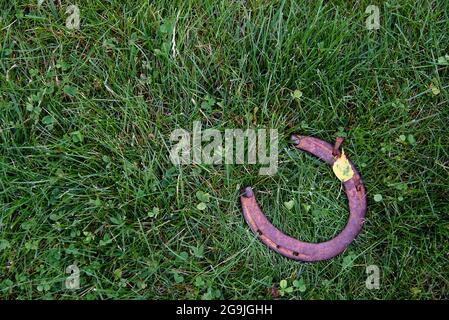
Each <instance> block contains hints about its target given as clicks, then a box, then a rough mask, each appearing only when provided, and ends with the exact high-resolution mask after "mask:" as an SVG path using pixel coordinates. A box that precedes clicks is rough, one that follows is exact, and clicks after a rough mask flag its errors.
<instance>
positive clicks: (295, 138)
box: [290, 133, 301, 145]
mask: <svg viewBox="0 0 449 320" xmlns="http://www.w3.org/2000/svg"><path fill="white" fill-rule="evenodd" d="M300 140H301V138H300V137H299V136H298V135H297V134H295V133H294V134H292V135H291V136H290V141H291V142H293V143H294V144H295V145H298V144H299V142H300Z"/></svg>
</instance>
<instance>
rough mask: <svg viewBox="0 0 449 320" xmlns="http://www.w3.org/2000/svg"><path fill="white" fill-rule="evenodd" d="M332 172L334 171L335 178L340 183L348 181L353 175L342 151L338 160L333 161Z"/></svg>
mask: <svg viewBox="0 0 449 320" xmlns="http://www.w3.org/2000/svg"><path fill="white" fill-rule="evenodd" d="M332 170H333V171H334V173H335V175H336V176H337V178H338V179H339V180H340V181H342V182H346V181H348V180H349V179H351V178H352V176H353V175H354V171H353V170H352V167H351V164H350V163H349V160H348V158H346V156H345V152H344V151H343V150H342V151H341V156H340V158H338V159H337V160H335V162H334V165H333V166H332Z"/></svg>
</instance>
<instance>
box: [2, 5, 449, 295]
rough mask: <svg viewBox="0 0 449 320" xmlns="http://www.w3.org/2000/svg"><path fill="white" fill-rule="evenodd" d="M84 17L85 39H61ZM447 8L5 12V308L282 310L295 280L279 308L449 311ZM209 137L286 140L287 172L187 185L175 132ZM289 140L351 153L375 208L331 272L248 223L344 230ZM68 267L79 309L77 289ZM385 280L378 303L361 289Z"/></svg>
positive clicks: (194, 178)
mask: <svg viewBox="0 0 449 320" xmlns="http://www.w3.org/2000/svg"><path fill="white" fill-rule="evenodd" d="M61 2H62V3H61ZM72 3H74V4H77V5H78V6H79V8H80V12H81V28H80V30H79V31H74V30H68V29H67V28H66V26H65V21H66V18H67V14H66V13H65V10H66V8H67V6H68V5H69V4H72ZM370 4H377V5H379V7H380V18H381V29H380V30H378V31H368V30H367V29H366V28H365V19H366V18H367V16H368V14H366V13H365V8H366V7H367V6H368V5H370ZM447 6H448V3H447V1H411V0H410V1H395V0H390V1H385V2H384V1H382V2H380V1H374V3H371V2H370V1H333V2H327V1H316V2H313V3H312V2H310V1H250V2H244V1H218V2H217V1H161V0H158V1H141V2H140V4H139V5H136V4H135V2H133V1H118V0H110V1H104V0H101V1H100V0H85V1H79V0H77V1H73V2H71V3H68V2H66V1H50V0H45V1H44V3H43V4H42V6H41V7H38V6H37V0H36V1H34V0H33V1H31V0H30V1H18V0H8V1H7V0H1V1H0V17H1V20H0V67H1V73H0V125H1V127H0V143H1V147H0V171H1V175H0V177H1V180H0V209H1V211H0V297H1V298H3V299H16V298H19V299H32V298H41V299H99V298H100V299H111V298H113V299H128V298H129V299H166V298H173V299H181V298H182V299H183V298H186V299H209V298H226V299H249V298H251V299H256V298H262V299H272V298H274V297H275V296H276V295H274V296H273V291H276V290H272V288H273V287H274V288H280V286H281V281H282V280H286V281H287V283H285V282H282V288H281V289H282V290H281V291H282V293H283V294H284V295H283V296H282V297H281V298H282V299H441V298H447V297H448V294H447V291H448V287H449V283H448V276H449V273H448V268H447V259H448V252H449V245H448V241H447V239H448V236H449V219H448V211H449V210H448V209H449V205H448V201H447V199H448V197H449V179H448V173H449V155H448V150H449V132H448V119H449V118H448V117H449V112H448V110H449V109H448V99H449V92H448V90H447V89H448V86H449V82H448V80H449V66H447V65H445V63H444V56H445V55H447V54H449V47H448V40H449V39H448V38H449V34H448V32H447V31H448V21H449V16H448V11H447ZM440 57H443V58H441V59H440V61H439V58H440ZM432 89H433V91H432ZM295 90H301V92H302V93H303V94H302V97H300V98H299V99H298V98H294V97H293V96H292V93H293V92H294V91H295ZM437 91H439V93H438V92H437ZM436 93H438V94H436ZM212 99H213V100H215V103H213V101H212V103H210V101H211V100H212ZM204 101H206V102H208V103H206V105H207V108H203V107H204V104H203V107H202V102H204ZM210 104H212V105H211V106H210ZM195 120H199V121H202V124H203V127H204V128H216V129H220V130H224V129H227V128H242V129H245V128H277V129H278V130H279V134H280V136H281V137H282V139H281V142H280V149H279V150H280V154H279V171H278V172H277V174H276V175H273V176H259V175H258V174H257V172H258V167H257V166H255V165H216V166H211V165H190V166H187V165H186V166H181V167H175V166H173V165H172V164H171V162H170V160H169V149H170V142H169V136H170V133H171V132H172V131H173V130H174V129H178V128H185V129H187V130H189V131H191V130H192V124H193V121H195ZM292 132H298V133H302V134H305V135H311V136H316V137H319V138H321V139H323V140H327V141H333V140H334V139H335V137H336V136H337V135H342V134H343V135H346V136H347V140H346V143H345V145H344V146H345V151H346V154H347V155H348V156H349V157H350V158H351V160H353V162H354V163H355V164H356V166H357V167H358V168H359V169H360V172H361V175H362V177H363V179H364V182H365V185H366V188H367V191H368V212H367V220H366V224H365V227H364V229H363V231H362V233H361V234H360V236H359V237H358V238H357V240H356V241H355V242H354V243H353V244H351V246H350V247H349V248H348V250H347V251H346V252H344V253H343V254H342V255H340V256H338V257H336V258H334V259H332V260H330V261H324V262H319V263H313V264H306V263H298V262H294V261H290V260H288V259H286V258H284V257H282V256H280V255H278V254H276V253H274V252H272V251H270V250H268V249H267V248H266V247H265V246H264V245H262V244H261V243H260V242H259V241H258V240H257V239H255V237H254V236H253V234H252V233H251V232H250V230H249V227H248V226H247V225H246V223H245V222H244V220H243V217H242V214H241V211H240V208H239V202H238V196H239V190H240V188H241V187H243V186H247V185H251V186H252V187H253V188H254V189H255V190H256V192H257V196H258V199H259V201H260V204H261V206H262V208H263V209H264V211H265V212H266V213H267V215H268V216H269V217H270V219H271V220H272V221H273V223H274V224H275V225H276V226H278V227H279V228H280V229H282V230H284V231H285V232H287V233H288V234H290V235H292V236H294V237H297V238H300V239H302V240H306V241H323V240H326V239H329V238H330V237H332V236H334V235H336V234H337V233H338V232H339V230H341V229H342V228H343V227H344V225H345V223H346V219H347V204H346V198H345V196H344V193H343V192H342V190H341V188H340V184H339V183H338V181H337V180H336V178H335V177H334V176H333V174H332V172H331V170H330V169H329V168H328V167H327V166H326V165H325V164H323V163H321V162H319V161H318V160H316V159H314V158H312V157H311V156H309V155H306V154H303V153H300V152H297V151H295V150H292V148H291V147H289V145H288V140H287V139H288V136H289V134H290V133H292ZM197 191H202V192H207V193H208V194H209V195H210V199H209V202H207V208H206V209H205V210H198V209H197V205H198V203H199V200H198V198H197V196H196V193H197ZM374 199H376V200H377V201H375V200H374ZM290 200H294V201H295V205H294V207H293V208H292V209H291V210H290V211H289V210H287V209H286V208H285V206H284V205H283V202H286V201H290ZM72 264H76V265H77V266H78V267H79V268H80V272H81V275H80V281H81V287H80V289H79V290H67V289H65V288H64V286H63V283H64V280H65V279H66V277H67V276H68V274H66V273H65V269H66V268H67V267H68V266H69V265H72ZM373 264H374V265H377V266H378V267H379V268H380V272H381V278H380V289H379V290H368V289H367V288H366V287H365V279H366V277H367V274H366V273H365V268H366V266H368V265H373ZM295 280H296V281H297V282H295V284H296V286H293V287H292V284H293V282H294V281H295ZM298 283H299V285H298ZM286 287H287V288H288V287H292V288H293V289H292V290H285V288H286Z"/></svg>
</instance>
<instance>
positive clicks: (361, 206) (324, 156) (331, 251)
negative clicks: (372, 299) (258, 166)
mask: <svg viewBox="0 0 449 320" xmlns="http://www.w3.org/2000/svg"><path fill="white" fill-rule="evenodd" d="M291 140H292V142H293V144H294V147H295V148H297V149H299V150H303V151H307V152H308V153H311V154H312V155H314V156H316V157H317V158H319V159H321V160H323V161H324V162H326V163H328V164H329V165H331V166H332V165H333V164H334V163H335V161H336V160H337V159H338V158H339V157H340V156H341V151H340V146H341V144H342V142H343V139H342V138H337V140H336V142H335V144H334V145H331V144H329V143H327V142H325V141H322V140H320V139H317V138H313V137H306V136H300V135H296V134H294V135H292V136H291ZM348 162H349V164H350V166H351V168H352V171H353V174H352V177H351V178H350V179H349V180H347V181H344V182H343V185H344V189H345V192H346V196H347V198H348V201H349V219H348V222H347V224H346V226H345V228H344V229H343V230H342V231H341V232H340V233H339V234H338V235H337V236H335V237H334V238H333V239H331V240H328V241H325V242H320V243H309V242H303V241H299V240H297V239H294V238H292V237H290V236H287V235H285V234H284V233H282V232H281V231H280V230H278V229H277V228H276V227H275V226H273V225H272V224H271V223H270V222H269V221H268V219H267V218H266V217H265V215H264V213H263V212H262V210H261V209H260V207H259V205H258V204H257V201H256V197H255V195H254V193H253V190H252V188H251V187H247V188H245V190H244V192H243V195H241V196H240V202H241V205H242V210H243V216H244V217H245V220H246V222H247V223H248V225H249V226H250V228H251V230H252V231H253V232H254V233H255V234H256V235H257V236H258V237H259V238H260V240H261V241H262V242H263V243H264V244H266V245H267V246H268V247H269V248H271V249H273V250H274V251H276V252H278V253H280V254H282V255H283V256H285V257H288V258H290V259H294V260H300V261H307V262H312V261H321V260H327V259H331V258H333V257H335V256H336V255H338V254H340V253H342V252H343V251H344V250H345V249H346V248H347V247H348V246H349V244H350V243H351V242H352V241H353V240H354V239H355V238H356V237H357V235H358V234H359V232H360V231H361V229H362V226H363V223H364V222H365V213H366V193H365V187H364V185H363V182H362V179H361V177H360V174H359V172H358V171H357V169H356V168H355V167H354V165H353V164H352V162H350V161H349V160H348ZM348 166H349V165H348Z"/></svg>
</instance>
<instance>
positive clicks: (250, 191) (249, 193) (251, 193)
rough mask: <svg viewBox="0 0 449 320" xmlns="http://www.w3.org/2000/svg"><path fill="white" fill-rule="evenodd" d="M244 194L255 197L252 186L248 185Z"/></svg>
mask: <svg viewBox="0 0 449 320" xmlns="http://www.w3.org/2000/svg"><path fill="white" fill-rule="evenodd" d="M243 196H244V197H245V198H251V197H254V192H253V189H252V188H251V187H246V188H245V190H244V191H243Z"/></svg>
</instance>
